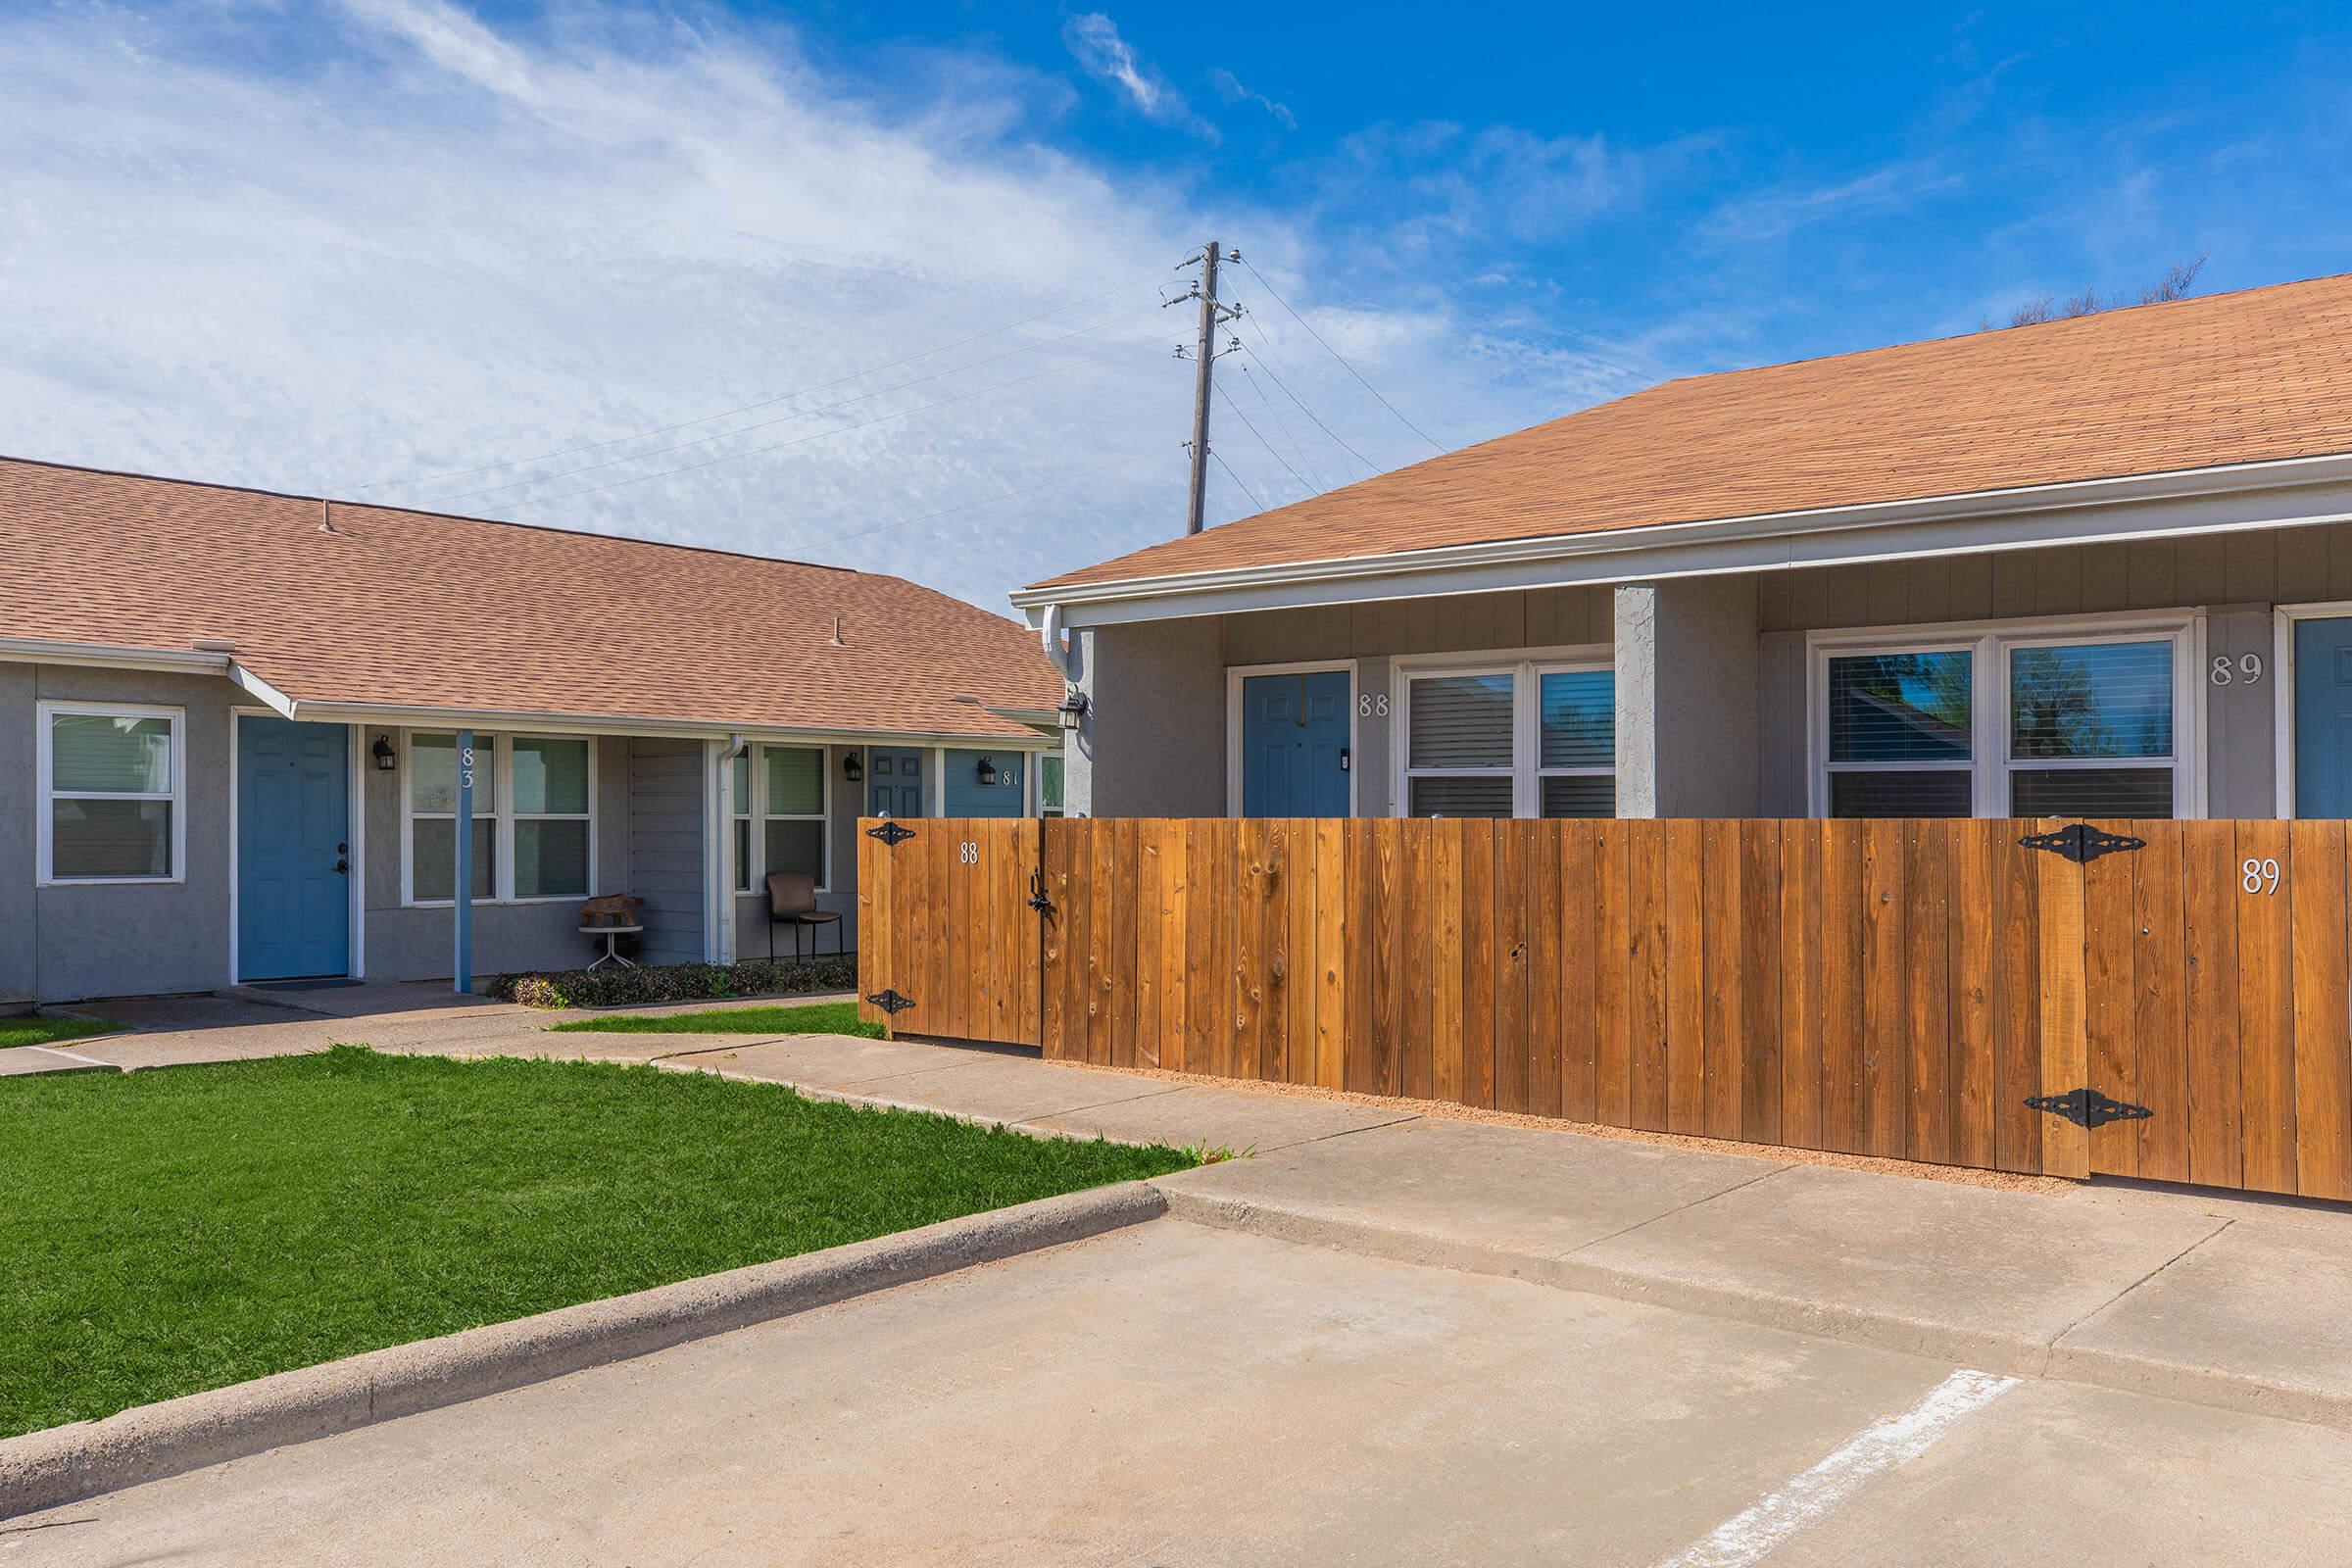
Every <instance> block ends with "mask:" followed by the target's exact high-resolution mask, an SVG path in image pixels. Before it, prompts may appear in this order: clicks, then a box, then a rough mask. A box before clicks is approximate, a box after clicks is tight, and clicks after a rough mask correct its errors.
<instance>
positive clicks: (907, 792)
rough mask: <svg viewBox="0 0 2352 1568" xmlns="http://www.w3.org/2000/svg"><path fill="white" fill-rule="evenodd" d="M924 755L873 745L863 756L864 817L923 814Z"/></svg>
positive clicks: (925, 754)
mask: <svg viewBox="0 0 2352 1568" xmlns="http://www.w3.org/2000/svg"><path fill="white" fill-rule="evenodd" d="M928 755H929V754H928V753H924V752H914V751H902V750H898V749H894V748H886V747H881V746H877V747H874V748H873V749H872V750H870V751H868V752H867V753H866V754H865V814H866V815H868V816H920V815H922V814H923V759H924V758H925V757H926V756H928Z"/></svg>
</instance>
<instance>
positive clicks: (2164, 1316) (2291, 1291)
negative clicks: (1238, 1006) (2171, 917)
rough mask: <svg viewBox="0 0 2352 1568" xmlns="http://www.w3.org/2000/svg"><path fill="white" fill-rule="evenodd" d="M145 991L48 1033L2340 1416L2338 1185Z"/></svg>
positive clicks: (2342, 1244)
mask: <svg viewBox="0 0 2352 1568" xmlns="http://www.w3.org/2000/svg"><path fill="white" fill-rule="evenodd" d="M411 989H412V990H413V991H417V992H422V991H424V990H425V989H426V988H411ZM306 995H312V994H296V996H297V997H302V996H306ZM327 995H329V996H334V995H335V994H334V993H328V994H327ZM396 1000H397V999H396ZM706 1005H707V1004H706ZM151 1006H152V1007H153V1008H154V1011H153V1013H152V1014H151V1015H150V1016H151V1021H153V1022H156V1023H166V1022H177V1023H179V1024H180V1025H181V1027H178V1028H176V1029H172V1030H166V1031H159V1032H155V1033H149V1034H141V1035H124V1036H114V1037H102V1038H99V1039H96V1040H84V1041H73V1042H69V1043H67V1045H66V1047H65V1048H64V1049H66V1050H69V1051H71V1052H73V1053H74V1054H78V1055H82V1056H87V1057H90V1058H92V1059H95V1060H101V1061H106V1062H110V1063H114V1064H118V1065H122V1066H125V1067H147V1066H153V1065H159V1064H162V1063H164V1062H170V1061H185V1060H199V1059H215V1060H218V1059H234V1058H242V1057H251V1056H258V1055H271V1054H287V1053H292V1052H300V1051H315V1050H319V1049H323V1048H324V1047H325V1046H326V1045H327V1044H329V1043H331V1042H333V1041H365V1042H366V1043H368V1044H370V1045H373V1046H375V1047H377V1048H378V1049H381V1050H388V1051H403V1052H417V1053H429V1054H455V1055H490V1054H533V1055H546V1056H560V1057H566V1058H575V1059H595V1060H620V1061H639V1062H651V1063H654V1064H657V1065H659V1066H662V1067H664V1068H667V1069H670V1070H680V1071H706V1072H717V1073H721V1074H725V1075H728V1076H734V1077H741V1078H747V1079H755V1080H760V1081H765V1082H777V1083H787V1084H792V1085H795V1086H796V1087H798V1088H800V1089H801V1090H802V1091H803V1092H805V1093H808V1094H810V1095H813V1096H820V1097H823V1098H828V1099H838V1100H846V1101H851V1102H854V1103H863V1104H872V1105H885V1106H895V1107H903V1108H907V1109H915V1110H927V1111H939V1112H944V1113H947V1114H950V1115H955V1116H959V1117H964V1118H967V1119H971V1120H976V1121H982V1122H987V1123H991V1124H997V1125H1004V1126H1009V1127H1015V1128H1018V1129H1020V1130H1023V1131H1026V1132H1033V1133H1039V1134H1057V1135H1064V1136H1073V1137H1106V1138H1114V1139H1120V1140H1125V1141H1134V1142H1152V1143H1166V1144H1174V1145H1179V1146H1194V1147H1199V1148H1203V1149H1208V1150H1221V1151H1227V1152H1235V1153H1244V1152H1246V1153H1248V1154H1249V1155H1250V1157H1248V1158H1244V1159H1234V1160H1227V1161H1223V1162H1220V1163H1217V1164H1213V1165H1210V1166H1207V1167H1205V1168H1203V1169H1201V1170H1197V1171H1193V1172H1188V1173H1186V1174H1184V1175H1180V1176H1176V1177H1171V1178H1168V1179H1166V1180H1164V1181H1163V1182H1162V1183H1161V1184H1160V1185H1161V1188H1162V1190H1163V1191H1164V1192H1165V1193H1166V1194H1167V1196H1168V1199H1169V1201H1170V1203H1171V1205H1172V1206H1173V1209H1174V1212H1175V1213H1176V1214H1177V1215H1179V1216H1180V1217H1182V1218H1185V1219H1189V1220H1193V1221H1196V1222H1199V1223H1202V1224H1207V1225H1212V1226H1217V1227H1222V1228H1226V1229H1232V1230H1242V1231H1249V1232H1253V1233H1256V1234H1258V1235H1261V1236H1266V1237H1271V1238H1276V1239H1280V1240H1285V1241H1290V1242H1301V1243H1307V1244H1310V1245H1314V1246H1318V1247H1325V1248H1337V1249H1342V1250H1348V1251H1352V1252H1356V1253H1359V1254H1365V1255H1370V1256H1377V1257H1382V1258H1386V1259H1390V1260H1393V1261H1398V1262H1406V1263H1419V1264H1434V1265H1439V1266H1443V1267H1446V1268H1449V1269H1453V1270H1456V1271H1469V1272H1475V1273H1481V1274H1491V1275H1501V1276H1507V1277H1511V1278H1517V1279H1524V1280H1529V1281H1532V1282H1536V1283H1541V1284H1544V1285H1549V1286H1554V1287H1558V1288H1563V1289H1567V1290H1572V1291H1578V1292H1583V1293H1586V1294H1590V1295H1597V1296H1604V1297H1612V1298H1615V1299H1621V1300H1629V1301H1636V1302H1642V1303H1647V1304H1657V1305H1666V1306H1672V1307H1676V1308H1680V1309H1682V1310H1685V1311H1691V1312H1699V1313H1704V1314H1707V1315H1710V1316H1714V1317H1718V1318H1730V1319H1737V1320H1740V1321H1742V1322H1745V1323H1749V1324H1754V1325H1761V1326H1765V1327H1770V1328H1775V1329H1781V1330H1789V1331H1793V1332H1797V1333H1800V1334H1806V1335H1813V1336H1818V1337H1824V1338H1829V1339H1835V1340H1839V1341H1844V1342H1847V1343H1852V1344H1858V1345H1866V1346H1871V1347H1874V1348H1883V1349H1889V1350H1896V1351H1905V1352H1910V1353H1914V1354H1921V1355H1927V1356H1932V1357H1936V1358H1937V1359H1942V1360H1948V1361H1954V1362H1963V1363H1966V1364H1968V1365H1971V1366H1976V1367H1981V1368H1985V1369H1989V1370H1993V1371H1998V1372H2005V1373H2018V1374H2023V1375H2028V1376H2046V1377H2053V1378H2059V1379H2065V1380H2069V1381H2074V1382H2081V1383H2089V1384H2095V1385H2100V1386H2104V1387H2108V1388H2115V1389H2126V1390H2134V1391H2141V1392H2153V1393H2159V1394H2163V1395H2165V1396H2168V1397H2179V1398H2185V1399H2190V1400H2194V1401H2197V1402H2200V1403H2205V1404H2211V1405H2218V1406H2224V1407H2228V1408H2233V1409H2239V1410H2250V1411H2257V1412H2262V1413H2266V1414H2273V1415H2279V1416H2285V1417H2288V1418H2292V1419H2297V1420H2304V1421H2318V1422H2325V1423H2327V1424H2330V1425H2335V1426H2340V1427H2345V1428H2348V1429H2352V1314H2346V1313H2344V1312H2343V1311H2342V1310H2341V1307H2340V1303H2341V1302H2342V1301H2343V1300H2345V1299H2347V1298H2348V1296H2352V1210H2347V1209H2346V1208H2344V1207H2342V1206H2340V1205H2327V1206H2313V1205H2299V1204H2294V1203H2284V1202H2277V1201H2263V1200H2260V1199H2254V1198H2246V1197H2237V1196H2231V1195H2227V1194H2218V1193H2199V1192H2186V1191H2178V1190H2153V1189H2139V1188H2131V1187H2120V1186H2107V1185H2098V1184H2093V1185H2089V1186H2082V1187H2069V1188H2066V1189H2064V1190H2063V1191H2060V1192H2058V1193H2055V1194H2052V1193H2046V1192H2017V1191H2004V1190H1997V1189H1994V1188H1988V1187H1982V1186H1972V1185H1961V1184H1955V1183H1948V1182H1930V1181H1921V1180H1915V1179H1911V1178H1907V1177H1903V1176H1895V1175H1885V1174H1879V1173H1876V1172H1871V1171H1863V1170H1852V1169H1843V1168H1838V1167H1834V1166H1826V1165H1820V1164H1800V1163H1790V1162H1786V1161H1781V1160H1775V1159H1762V1158H1754V1157H1748V1156H1745V1155H1741V1154H1735V1153H1718V1152H1707V1151H1703V1150H1695V1149H1687V1148H1672V1147H1663V1146H1659V1145H1655V1144H1647V1143H1641V1142H1635V1141H1629V1140H1618V1139H1607V1138H1594V1137H1586V1136H1580V1135H1577V1134H1572V1133H1568V1132H1564V1131H1554V1130H1544V1129H1531V1128H1521V1127H1510V1126H1498V1125H1493V1124H1487V1123H1480V1122H1474V1121H1463V1120H1455V1119H1449V1118H1444V1117H1436V1116H1424V1115H1419V1114H1415V1113H1413V1112H1411V1111H1410V1110H1409V1109H1407V1108H1405V1107H1402V1106H1394V1105H1382V1104H1379V1103H1356V1102H1343V1101H1335V1100H1328V1099H1319V1098H1308V1097H1302V1096H1298V1095H1292V1094H1285V1093H1281V1092H1277V1091H1270V1090H1257V1089H1249V1088H1241V1087H1235V1088H1210V1087H1201V1086H1199V1085H1193V1084H1186V1083H1181V1082H1177V1081H1172V1080H1169V1079H1163V1078H1156V1077H1148V1076H1144V1075H1140V1074H1132V1073H1120V1072H1113V1071H1108V1070H1103V1069H1097V1068H1088V1067H1077V1066H1070V1065H1066V1064H1062V1063H1054V1062H1046V1061H1041V1060H1039V1059H1037V1058H1036V1056H1035V1055H1034V1054H1030V1053H1021V1052H1013V1051H1004V1050H992V1049H985V1048H970V1047H956V1046H947V1045H939V1044H929V1043H922V1042H916V1041H874V1040H854V1039H846V1038H837V1037H831V1036H794V1037H785V1038H781V1039H762V1038H756V1037H744V1036H701V1035H674V1034H662V1035H626V1034H548V1033H545V1032H543V1031H544V1028H545V1025H546V1024H547V1023H548V1022H550V1021H553V1019H554V1018H555V1017H561V1016H564V1015H551V1014H548V1013H544V1012H534V1011H531V1010H529V1009H525V1008H519V1007H514V1006H506V1005H464V1006H447V1005H443V1006H407V1007H400V1008H395V1009H386V1010H382V1011H378V1012H374V1013H368V1014H361V1015H358V1016H351V1015H343V1016H334V1017H327V1016H321V1015H319V1014H318V1013H314V1012H295V1011H290V1010H287V1009H285V1008H280V1007H276V1006H274V1005H262V1004H256V1003H252V1002H249V1001H246V1000H243V999H232V1000H222V999H194V1000H183V1001H180V1002H175V1003H170V1004H154V1005H151ZM173 1009H178V1010H177V1011H176V1012H175V1011H174V1010H173ZM115 1015H117V1016H121V1014H120V1012H117V1013H116V1014H115ZM126 1021H129V1020H126ZM25 1049H26V1050H29V1049H32V1048H25ZM22 1054H25V1053H24V1051H19V1052H14V1053H0V1057H5V1056H9V1055H22ZM58 1065H59V1066H61V1067H67V1066H71V1065H73V1063H70V1062H59V1063H58ZM6 1066H7V1064H6V1063H5V1062H0V1071H5V1070H6Z"/></svg>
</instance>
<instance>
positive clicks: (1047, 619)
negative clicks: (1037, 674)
mask: <svg viewBox="0 0 2352 1568" xmlns="http://www.w3.org/2000/svg"><path fill="white" fill-rule="evenodd" d="M1037 635H1038V637H1039V639H1040V640H1042V641H1043V642H1044V643H1045V645H1046V657H1047V658H1048V659H1051V660H1052V661H1054V668H1055V669H1058V670H1060V671H1061V678H1062V679H1063V680H1068V679H1069V678H1070V655H1069V650H1067V649H1066V648H1064V647H1062V645H1061V607H1060V606H1059V605H1048V606H1047V607H1046V613H1045V614H1044V615H1043V616H1042V617H1040V618H1039V620H1038V623H1037Z"/></svg>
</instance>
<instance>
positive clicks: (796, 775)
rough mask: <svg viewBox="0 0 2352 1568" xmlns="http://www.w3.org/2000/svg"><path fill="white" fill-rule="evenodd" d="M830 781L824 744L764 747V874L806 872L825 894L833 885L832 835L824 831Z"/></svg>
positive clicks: (762, 849)
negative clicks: (826, 768)
mask: <svg viewBox="0 0 2352 1568" xmlns="http://www.w3.org/2000/svg"><path fill="white" fill-rule="evenodd" d="M831 785H832V781H831V779H829V778H828V777H827V776H826V772H825V749H824V748H823V747H822V746H762V747H760V875H761V877H762V878H764V877H765V876H766V875H767V874H768V873H770V872H773V871H801V872H806V873H807V874H808V875H809V876H812V877H814V878H816V886H817V891H819V892H820V893H821V892H824V891H825V890H827V889H829V888H831V887H832V885H833V876H832V866H831V863H830V862H831V858H832V857H831V850H832V846H831V844H830V843H829V842H828V840H829V839H830V838H831V835H830V834H828V833H827V832H826V831H825V807H826V804H827V801H826V796H827V792H828V791H829V790H830V788H831Z"/></svg>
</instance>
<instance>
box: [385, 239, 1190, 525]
mask: <svg viewBox="0 0 2352 1568" xmlns="http://www.w3.org/2000/svg"><path fill="white" fill-rule="evenodd" d="M1160 276H1161V274H1160V273H1158V272H1153V273H1152V274H1150V275H1149V276H1146V277H1139V278H1136V279H1134V280H1132V281H1130V282H1126V283H1121V284H1120V285H1119V286H1118V287H1116V288H1106V289H1104V290H1103V292H1102V293H1100V294H1090V295H1088V296H1087V297H1086V298H1085V299H1082V300H1071V301H1070V302H1069V303H1068V304H1066V305H1056V306H1054V308H1053V309H1052V310H1050V311H1040V312H1038V314H1037V315H1035V316H1024V317H1022V318H1021V319H1019V320H1017V321H1007V322H1005V324H1004V325H1003V326H992V327H990V328H989V329H988V330H987V331H985V332H974V333H973V334H972V335H971V336H970V337H959V338H957V339H956V341H955V342H953V343H942V344H941V345H939V347H937V348H930V349H925V350H923V351H922V352H921V353H920V354H909V355H907V357H906V358H905V359H903V360H893V361H891V362H890V363H889V364H888V365H875V366H869V367H867V368H865V369H862V370H853V371H851V372H850V373H849V374H848V375H844V376H838V377H836V378H835V379H833V380H830V381H820V382H818V383H817V384H816V385H814V386H805V387H802V388H800V389H799V390H798V391H794V392H779V393H777V394H776V395H775V396H774V397H772V398H762V399H760V401H759V402H757V403H746V404H744V405H743V406H742V407H740V408H734V409H727V410H725V411H723V412H721V413H718V414H706V415H703V416H702V417H699V418H693V419H681V420H679V421H678V422H677V423H676V424H664V425H658V426H656V427H655V428H653V429H651V430H633V431H631V432H630V433H629V434H627V435H616V436H613V437H612V438H611V439H609V440H604V441H589V442H585V443H583V444H582V445H579V446H576V447H564V448H562V449H560V450H558V451H555V452H542V453H540V454H538V455H537V456H536V457H529V458H508V459H506V460H505V461H504V462H501V463H485V464H482V465H480V466H478V467H472V468H448V469H444V470H442V471H439V472H436V473H417V474H411V475H409V477H407V478H405V479H377V480H374V481H372V482H370V483H368V484H363V485H359V486H357V487H356V488H357V489H360V490H380V489H382V488H383V487H384V486H386V485H396V484H424V483H427V482H429V481H431V480H434V479H463V478H466V477H467V476H468V475H471V474H476V473H488V472H489V471H490V470H491V469H493V468H516V467H520V466H522V465H524V464H526V463H546V462H548V461H550V460H551V459H555V458H568V457H570V456H571V455H572V454H574V453H576V452H599V451H602V450H603V449H604V448H606V447H612V446H618V445H620V443H622V442H623V441H639V440H643V439H644V438H645V437H647V436H654V435H667V434H669V433H670V432H671V431H672V430H686V429H691V428H692V427H694V426H695V425H698V424H709V423H710V422H711V420H713V419H731V418H733V417H735V416H736V415H738V414H754V413H757V412H758V411H760V409H769V408H773V407H775V406H776V405H777V404H779V403H786V402H790V401H791V400H792V399H794V398H802V397H807V396H808V395H809V394H810V393H811V392H828V391H831V390H832V389H833V388H834V387H837V386H846V385H848V384H849V383H850V382H852V381H855V380H858V378H859V377H861V376H868V375H879V374H881V373H882V372H883V371H884V370H895V369H897V368H899V367H900V366H902V365H912V364H913V363H914V362H915V361H917V360H927V359H929V358H930V357H931V356H932V355H934V354H945V353H947V352H948V351H949V350H950V349H959V348H962V347H963V346H964V345H965V344H967V343H977V342H979V341H980V340H981V339H982V338H987V337H995V336H996V335H997V334H998V333H1000V332H1009V331H1011V330H1012V329H1013V328H1014V327H1016V326H1027V325H1028V324H1029V323H1030V322H1032V321H1042V320H1044V319H1046V318H1047V317H1049V316H1059V315H1060V314H1061V313H1062V312H1064V311H1074V310H1076V309H1077V308H1078V307H1079V306H1081V305H1092V304H1094V303H1095V302H1096V301H1097V300H1106V299H1108V298H1110V297H1111V296H1112V295H1113V294H1124V293H1125V292H1127V290H1129V289H1131V288H1140V287H1142V286H1143V285H1144V284H1146V283H1155V282H1157V281H1159V279H1160ZM648 455H649V456H650V455H651V454H648Z"/></svg>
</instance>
